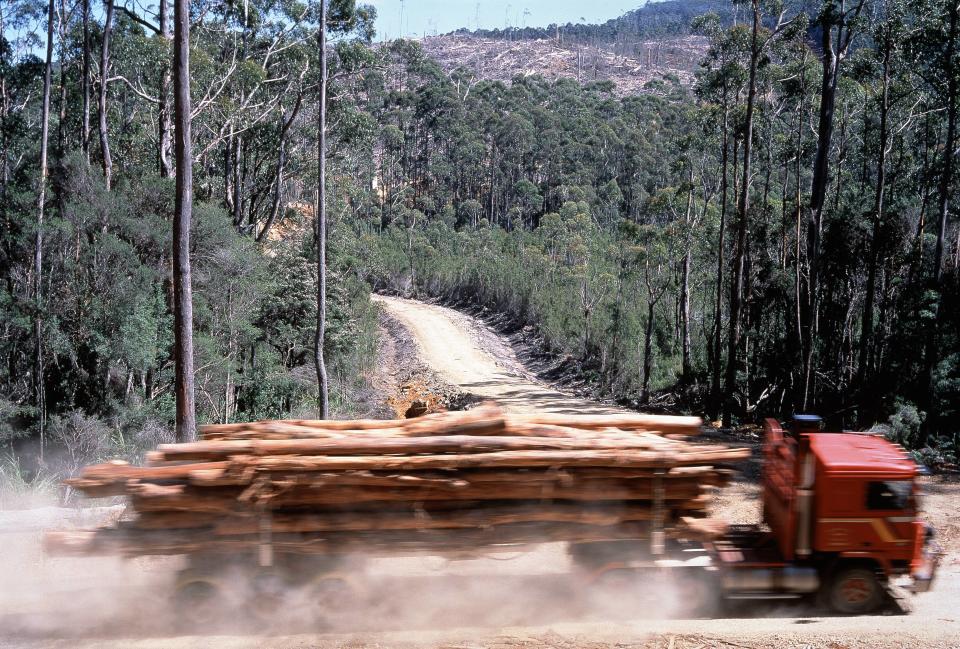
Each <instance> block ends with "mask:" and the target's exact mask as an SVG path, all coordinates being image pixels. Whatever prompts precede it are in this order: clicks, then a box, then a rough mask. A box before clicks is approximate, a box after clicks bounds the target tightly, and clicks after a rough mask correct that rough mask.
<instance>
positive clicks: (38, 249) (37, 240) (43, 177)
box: [33, 0, 55, 460]
mask: <svg viewBox="0 0 960 649" xmlns="http://www.w3.org/2000/svg"><path fill="white" fill-rule="evenodd" d="M54 13H55V8H54V0H49V3H48V5H47V57H46V59H45V65H44V69H43V108H42V113H41V116H40V183H39V184H40V187H39V192H37V193H38V197H37V232H36V236H35V237H34V242H33V299H34V302H35V308H36V310H37V315H36V317H35V318H34V321H33V336H34V370H33V371H34V376H33V381H34V393H35V397H36V406H37V414H38V421H39V428H40V459H41V460H42V459H43V451H44V445H45V434H44V433H45V428H46V414H47V404H46V391H45V389H44V381H43V370H44V368H43V309H42V305H43V217H44V208H45V207H46V202H47V141H48V140H49V137H50V85H51V77H52V76H53V16H54Z"/></svg>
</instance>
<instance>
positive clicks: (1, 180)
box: [0, 2, 10, 201]
mask: <svg viewBox="0 0 960 649" xmlns="http://www.w3.org/2000/svg"><path fill="white" fill-rule="evenodd" d="M3 9H4V6H3V3H2V2H0V42H3V40H4V39H5V38H6V33H5V23H6V20H5V18H6V17H5V16H4V14H3ZM9 112H10V98H9V97H7V74H6V66H0V201H4V200H5V199H6V195H7V184H8V183H9V182H10V140H9V138H8V137H7V116H8V115H9Z"/></svg>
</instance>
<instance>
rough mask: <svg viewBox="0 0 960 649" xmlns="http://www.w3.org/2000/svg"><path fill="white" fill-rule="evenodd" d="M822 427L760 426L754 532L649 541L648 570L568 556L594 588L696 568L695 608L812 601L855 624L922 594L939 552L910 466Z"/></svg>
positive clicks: (870, 440) (877, 443)
mask: <svg viewBox="0 0 960 649" xmlns="http://www.w3.org/2000/svg"><path fill="white" fill-rule="evenodd" d="M821 425H822V422H821V420H820V418H819V417H817V416H815V415H797V416H795V417H794V420H793V423H792V426H790V427H788V429H787V430H784V428H783V427H782V426H781V425H780V423H779V422H778V421H776V420H775V419H767V420H766V421H765V422H764V425H763V434H764V444H763V468H762V480H761V488H762V506H763V515H762V519H763V524H762V525H733V526H729V527H728V528H727V531H726V532H725V533H724V534H722V535H720V536H719V537H718V538H717V539H715V540H712V541H707V542H702V543H698V544H689V543H687V544H684V543H677V542H674V543H672V546H671V542H669V541H668V542H667V544H663V543H658V542H656V539H657V534H656V531H655V532H654V535H653V537H652V538H653V539H654V543H653V544H652V547H651V549H650V553H651V554H652V555H654V556H653V557H651V558H649V559H647V560H639V561H633V562H631V561H618V560H616V559H615V558H613V556H612V555H611V552H612V551H613V548H612V547H608V548H607V549H606V552H597V550H600V548H592V549H591V548H588V547H580V548H577V547H574V548H573V551H574V555H575V556H577V555H579V556H580V557H581V560H585V562H586V561H590V560H593V565H594V569H595V575H596V576H597V577H598V578H605V577H607V576H609V575H611V574H620V575H622V573H623V571H629V570H635V569H645V568H649V567H651V566H658V567H668V568H681V569H682V568H687V569H694V570H705V571H707V572H708V574H709V576H710V578H709V579H708V580H706V582H704V580H702V579H696V580H688V581H687V582H686V583H688V584H701V586H700V587H699V589H696V592H692V593H690V595H691V597H694V598H696V599H697V600H700V601H702V600H703V598H704V597H709V596H710V594H713V593H719V594H721V596H722V597H723V598H725V599H727V600H745V599H799V598H806V597H816V598H818V599H819V602H820V603H822V604H825V605H827V606H829V607H830V608H831V609H833V610H834V611H836V612H838V613H841V614H849V615H858V614H866V613H870V612H872V611H875V610H876V609H878V608H879V607H880V606H881V605H882V604H883V603H884V601H885V600H888V598H889V597H891V596H895V597H899V596H902V595H903V594H905V593H918V592H925V591H927V590H929V589H930V587H931V584H932V582H933V579H934V576H935V573H936V569H937V565H938V562H939V557H940V556H941V551H940V548H939V546H938V545H937V543H936V541H935V540H934V531H933V529H932V528H931V527H930V525H929V524H927V523H926V522H924V521H923V520H922V519H921V518H920V502H921V493H920V488H919V485H918V484H917V482H916V478H917V476H918V468H917V465H916V464H915V462H914V461H913V460H912V459H911V458H910V457H909V456H908V455H907V453H906V452H905V451H904V450H903V449H902V448H901V447H900V446H898V445H896V444H893V443H891V442H889V441H887V440H886V439H884V438H883V437H880V436H878V435H871V434H865V433H849V432H844V433H828V432H821V430H820V429H821ZM604 555H605V556H604ZM691 555H692V556H691ZM657 557H660V558H657ZM683 557H690V558H683ZM651 559H652V560H651ZM703 583H708V584H710V587H707V588H704V587H703V586H702V584H703Z"/></svg>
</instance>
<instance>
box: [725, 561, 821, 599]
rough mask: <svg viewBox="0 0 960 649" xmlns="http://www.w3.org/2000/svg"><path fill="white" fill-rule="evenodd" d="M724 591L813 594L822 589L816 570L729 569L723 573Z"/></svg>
mask: <svg viewBox="0 0 960 649" xmlns="http://www.w3.org/2000/svg"><path fill="white" fill-rule="evenodd" d="M722 584H723V589H724V590H725V591H728V592H734V593H738V592H751V593H757V592H786V593H813V592H816V591H817V590H818V589H819V588H820V577H819V575H818V574H817V571H816V569H815V568H807V567H798V566H783V567H776V568H728V569H727V570H725V571H724V572H723V577H722Z"/></svg>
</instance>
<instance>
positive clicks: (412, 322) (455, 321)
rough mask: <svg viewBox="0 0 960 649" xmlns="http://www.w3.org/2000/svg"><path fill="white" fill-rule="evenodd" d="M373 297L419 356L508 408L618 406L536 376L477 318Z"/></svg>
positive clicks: (605, 409) (608, 409)
mask: <svg viewBox="0 0 960 649" xmlns="http://www.w3.org/2000/svg"><path fill="white" fill-rule="evenodd" d="M372 299H373V301H374V302H375V303H377V304H379V305H380V306H381V307H382V308H383V309H384V310H385V311H386V312H387V314H389V315H390V316H391V317H392V318H394V319H395V320H397V321H398V322H399V323H400V324H402V325H403V326H404V328H406V330H407V331H409V332H410V335H411V337H412V338H413V342H414V343H415V344H416V346H417V349H418V350H419V353H420V360H421V361H423V362H424V363H425V364H426V365H428V366H429V367H430V369H432V370H433V371H434V372H436V373H437V374H438V375H439V376H440V377H441V378H442V379H443V380H444V381H446V382H447V383H450V384H451V385H454V386H457V387H459V388H460V389H461V390H463V391H464V392H468V393H470V394H475V395H477V396H479V397H482V398H485V399H495V400H496V401H497V402H498V403H499V404H500V405H501V407H503V408H504V409H505V410H507V411H508V412H516V413H529V412H535V411H536V412H555V413H566V414H608V413H613V412H618V411H619V410H618V409H617V408H616V407H614V406H608V405H604V404H601V403H597V402H596V401H590V400H588V399H583V398H580V397H576V396H572V395H570V394H567V393H565V392H563V391H560V390H557V389H555V388H553V387H551V386H549V385H547V384H546V383H544V382H542V381H539V380H537V379H536V378H535V377H534V376H532V375H531V374H530V373H529V372H528V371H527V370H526V369H525V368H524V367H523V364H522V363H521V362H520V361H519V360H518V359H517V357H516V354H515V353H514V351H513V350H512V349H511V348H510V345H509V344H507V343H506V341H504V340H503V338H502V337H501V336H499V335H497V334H496V333H495V332H493V331H492V330H490V329H489V328H488V327H486V326H485V325H484V324H482V323H480V322H479V321H478V320H477V319H476V318H472V317H470V316H467V315H464V314H462V313H460V312H458V311H456V310H454V309H450V308H447V307H444V306H439V305H436V304H428V303H425V302H418V301H416V300H409V299H405V298H399V297H392V296H385V295H374V296H372Z"/></svg>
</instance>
